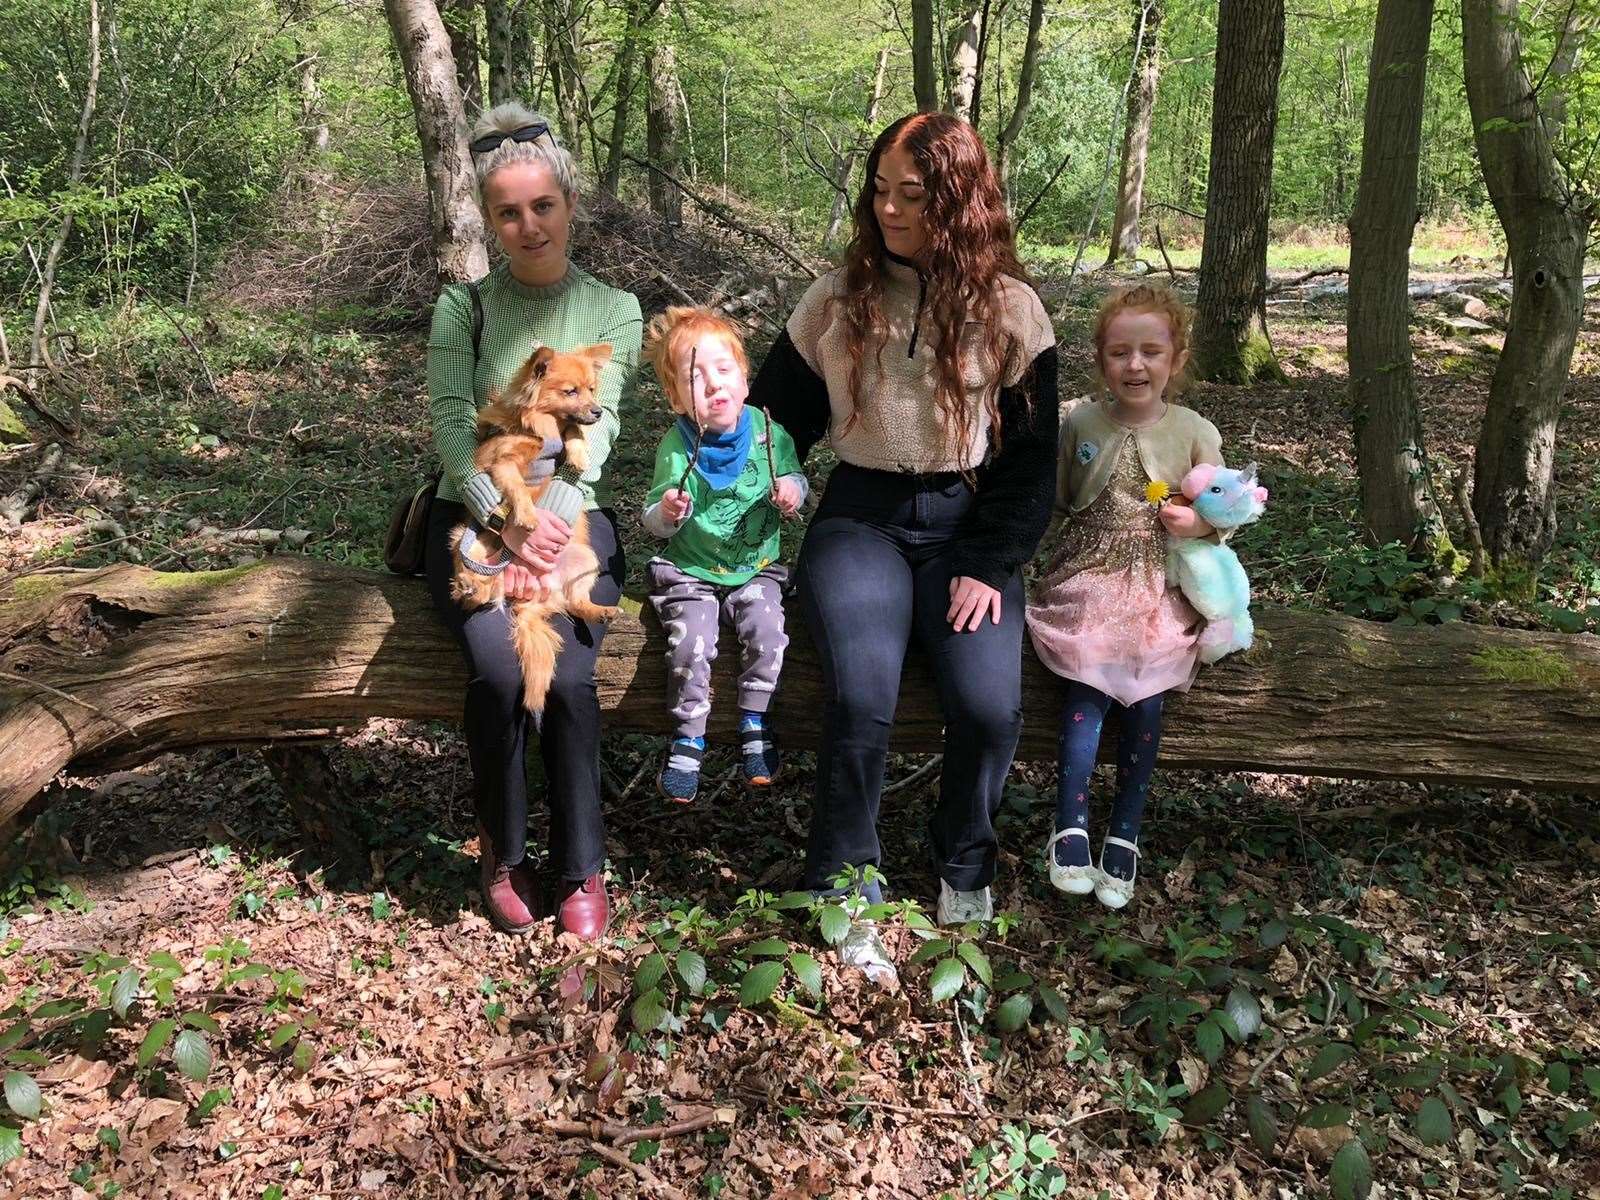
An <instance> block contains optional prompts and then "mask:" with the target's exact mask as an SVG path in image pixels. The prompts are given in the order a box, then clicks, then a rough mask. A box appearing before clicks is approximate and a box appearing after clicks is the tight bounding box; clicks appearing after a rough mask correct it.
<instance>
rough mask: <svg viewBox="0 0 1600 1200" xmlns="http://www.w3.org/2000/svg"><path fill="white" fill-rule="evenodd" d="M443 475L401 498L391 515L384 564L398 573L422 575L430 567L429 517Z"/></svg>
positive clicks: (435, 477)
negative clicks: (428, 557) (428, 560)
mask: <svg viewBox="0 0 1600 1200" xmlns="http://www.w3.org/2000/svg"><path fill="white" fill-rule="evenodd" d="M441 478H442V476H439V475H435V476H433V477H432V478H431V479H429V480H428V481H427V482H426V483H424V484H423V485H422V486H421V487H419V488H418V489H417V490H416V491H415V492H413V493H412V494H411V495H410V496H405V497H401V499H400V502H399V503H398V504H396V505H395V507H394V512H393V513H391V514H390V515H389V532H388V534H387V535H386V536H385V537H384V539H383V565H384V566H386V567H388V568H389V570H391V571H393V572H394V573H395V574H396V575H421V574H422V573H423V572H424V571H425V570H426V569H427V553H428V519H429V518H430V517H431V516H432V515H433V497H434V493H435V492H437V491H438V490H439V480H440V479H441Z"/></svg>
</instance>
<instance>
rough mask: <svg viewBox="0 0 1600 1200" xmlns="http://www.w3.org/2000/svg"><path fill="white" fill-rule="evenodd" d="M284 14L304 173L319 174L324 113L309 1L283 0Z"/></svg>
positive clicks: (324, 134) (323, 150)
mask: <svg viewBox="0 0 1600 1200" xmlns="http://www.w3.org/2000/svg"><path fill="white" fill-rule="evenodd" d="M284 15H285V16H286V17H287V18H288V19H289V23H290V24H291V25H292V26H293V27H294V33H293V37H294V58H295V62H294V76H295V90H296V91H297V92H299V94H300V144H301V146H302V147H303V148H304V150H305V155H306V161H307V173H308V175H310V176H312V177H313V178H315V177H317V176H319V175H320V174H321V169H322V160H323V158H324V156H325V155H326V154H327V152H328V114H327V113H326V112H324V111H323V108H322V84H321V81H320V80H318V78H317V59H318V55H317V51H316V44H317V39H316V37H315V35H314V33H313V31H312V30H311V29H310V28H308V27H309V25H310V24H311V21H312V20H313V13H312V11H311V3H310V0H286V3H285V4H284Z"/></svg>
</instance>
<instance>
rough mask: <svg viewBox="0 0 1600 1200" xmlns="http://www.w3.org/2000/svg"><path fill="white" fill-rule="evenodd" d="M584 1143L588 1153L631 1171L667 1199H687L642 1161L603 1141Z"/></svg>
mask: <svg viewBox="0 0 1600 1200" xmlns="http://www.w3.org/2000/svg"><path fill="white" fill-rule="evenodd" d="M586 1145H587V1147H588V1150H589V1153H591V1154H596V1155H598V1156H599V1157H601V1158H603V1159H605V1160H606V1161H607V1162H608V1163H610V1164H611V1165H612V1166H614V1167H620V1168H621V1169H622V1170H624V1171H631V1172H633V1174H634V1176H635V1177H637V1178H638V1180H639V1182H640V1183H642V1184H643V1185H644V1186H645V1187H647V1188H650V1189H651V1190H653V1191H655V1192H658V1193H660V1194H661V1195H663V1196H666V1197H667V1200H688V1197H686V1196H685V1195H684V1194H683V1193H682V1192H680V1191H679V1190H678V1189H677V1188H675V1187H673V1186H672V1185H671V1184H670V1183H668V1182H667V1181H666V1180H664V1179H662V1178H661V1176H659V1175H657V1174H656V1173H655V1172H654V1171H652V1170H651V1169H650V1168H649V1167H647V1166H645V1165H644V1164H643V1163H636V1162H634V1161H633V1160H632V1159H630V1158H629V1157H628V1156H627V1155H626V1154H624V1153H623V1152H622V1151H620V1150H613V1149H612V1148H611V1147H610V1146H607V1145H606V1144H605V1143H604V1142H588V1143H586ZM566 1153H568V1154H581V1153H583V1151H582V1150H581V1149H579V1148H577V1147H574V1148H573V1149H571V1150H568V1151H567V1152H566Z"/></svg>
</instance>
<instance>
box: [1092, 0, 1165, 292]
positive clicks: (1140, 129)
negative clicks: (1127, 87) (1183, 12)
mask: <svg viewBox="0 0 1600 1200" xmlns="http://www.w3.org/2000/svg"><path fill="white" fill-rule="evenodd" d="M1165 16H1166V0H1133V44H1134V48H1135V54H1136V57H1135V59H1134V64H1133V75H1134V78H1133V88H1132V90H1131V91H1130V93H1129V95H1128V123H1127V127H1126V129H1125V131H1124V132H1123V135H1122V171H1121V173H1120V174H1119V175H1118V176H1117V215H1116V218H1115V219H1114V220H1113V221H1112V223H1111V251H1110V253H1109V254H1107V256H1106V265H1107V266H1110V265H1111V264H1112V263H1114V262H1116V261H1117V260H1118V259H1119V258H1127V259H1133V258H1137V257H1139V214H1140V212H1141V210H1142V209H1143V208H1144V167H1145V161H1146V159H1148V158H1149V155H1150V123H1151V120H1152V118H1153V117H1154V115H1155V111H1156V85H1157V83H1158V82H1159V81H1160V78H1161V21H1162V18H1163V17H1165Z"/></svg>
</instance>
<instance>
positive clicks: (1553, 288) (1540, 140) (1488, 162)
mask: <svg viewBox="0 0 1600 1200" xmlns="http://www.w3.org/2000/svg"><path fill="white" fill-rule="evenodd" d="M1566 11H1567V16H1568V22H1569V24H1568V26H1567V27H1566V28H1563V29H1562V31H1561V33H1560V36H1559V38H1558V46H1557V52H1556V54H1555V56H1554V60H1553V61H1552V64H1551V70H1549V71H1548V72H1546V73H1545V74H1544V77H1543V80H1542V85H1541V86H1542V88H1543V91H1542V93H1541V92H1536V91H1535V90H1534V85H1533V80H1532V79H1531V78H1530V77H1529V74H1528V70H1527V67H1526V66H1525V65H1524V62H1523V56H1522V37H1521V34H1520V32H1519V31H1518V27H1517V16H1518V14H1517V3H1516V0H1462V5H1461V41H1462V57H1463V60H1464V64H1465V71H1466V81H1467V103H1468V105H1469V106H1470V107H1471V109H1472V129H1473V139H1474V141H1475V142H1476V144H1477V147H1478V160H1479V162H1480V163H1481V164H1482V166H1483V178H1484V182H1485V184H1486V185H1487V186H1488V189H1489V198H1490V200H1491V201H1493V203H1494V209H1495V213H1496V215H1497V216H1498V217H1499V218H1500V224H1501V226H1502V227H1503V228H1504V229H1505V232H1506V246H1507V250H1508V251H1509V257H1510V259H1511V279H1512V291H1511V313H1510V317H1509V320H1508V322H1507V325H1506V340H1505V346H1504V348H1503V349H1502V350H1501V352H1500V361H1499V362H1498V363H1497V364H1496V366H1495V373H1494V380H1493V382H1492V383H1491V384H1490V386H1489V404H1488V408H1487V410H1486V412H1485V414H1484V420H1483V428H1482V430H1481V431H1480V433H1479V435H1478V448H1477V459H1476V471H1475V479H1474V486H1473V493H1472V508H1473V511H1474V513H1475V514H1476V515H1477V519H1478V526H1479V528H1480V529H1482V531H1483V541H1484V548H1485V549H1486V550H1487V551H1488V552H1489V556H1490V558H1491V559H1493V560H1494V561H1495V562H1496V564H1498V565H1501V566H1505V565H1508V564H1512V563H1528V562H1534V561H1537V560H1538V559H1540V558H1542V557H1543V556H1544V553H1545V551H1547V550H1548V549H1549V548H1550V544H1551V542H1552V541H1554V540H1555V531H1556V513H1555V486H1554V485H1555V450H1556V427H1557V422H1558V419H1559V417H1560V415H1561V398H1562V394H1563V393H1564V392H1565V390H1566V386H1567V374H1568V371H1569V369H1570V368H1571V365H1572V350H1573V346H1574V344H1575V343H1576V341H1577V336H1578V327H1579V325H1580V323H1581V322H1582V319H1583V259H1584V248H1585V243H1586V241H1587V238H1588V233H1589V225H1590V223H1591V221H1592V220H1593V219H1594V214H1595V208H1594V205H1595V201H1594V198H1593V197H1592V196H1589V195H1586V194H1585V193H1584V192H1583V191H1582V189H1581V188H1579V187H1578V186H1577V185H1576V184H1575V183H1574V182H1573V180H1572V179H1571V178H1570V177H1569V176H1568V175H1567V173H1566V172H1565V170H1564V169H1563V167H1562V165H1561V164H1560V163H1559V162H1558V161H1557V159H1556V154H1555V148H1554V145H1553V143H1552V135H1553V133H1554V132H1555V131H1556V130H1559V128H1560V124H1561V118H1562V116H1563V115H1564V112H1565V102H1564V100H1563V99H1562V98H1561V97H1560V89H1561V88H1562V86H1563V85H1564V82H1565V81H1564V79H1563V76H1564V75H1565V74H1566V73H1567V72H1569V71H1570V70H1571V69H1572V66H1573V64H1574V62H1575V61H1576V53H1577V51H1576V43H1577V40H1578V38H1579V36H1580V29H1579V26H1577V25H1576V24H1572V22H1573V21H1575V20H1576V19H1577V17H1576V14H1577V8H1576V6H1569V7H1568V8H1567V10H1566Z"/></svg>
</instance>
